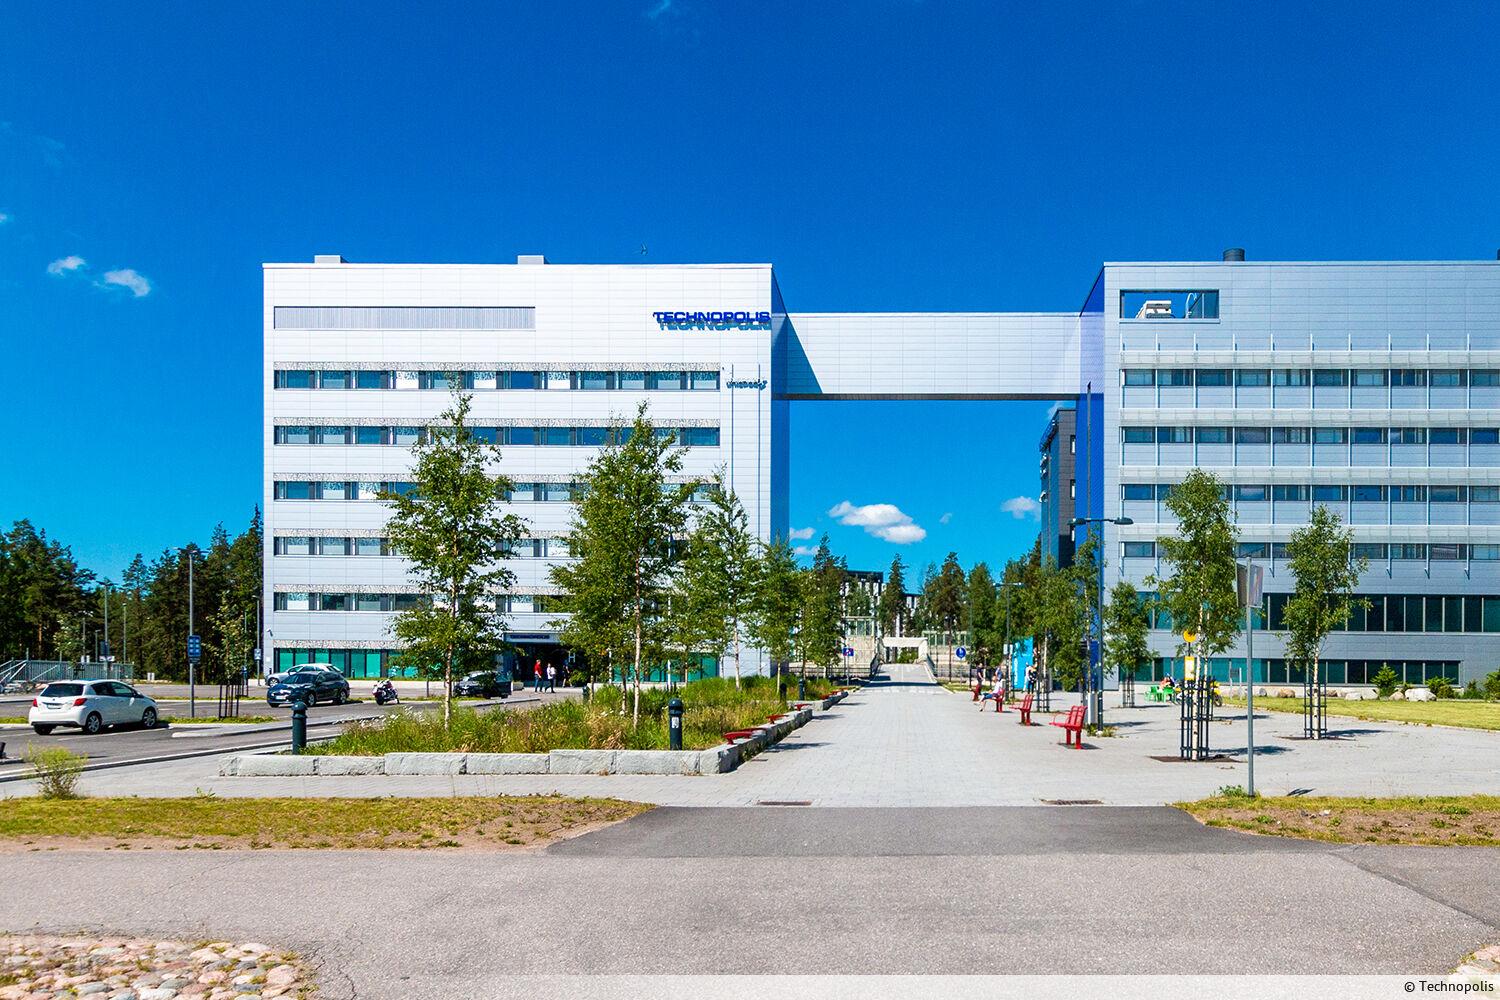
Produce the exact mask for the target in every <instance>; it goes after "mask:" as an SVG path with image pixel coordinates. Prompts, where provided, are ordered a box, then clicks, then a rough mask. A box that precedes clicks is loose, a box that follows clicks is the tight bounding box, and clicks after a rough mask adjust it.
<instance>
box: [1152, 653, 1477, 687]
mask: <svg viewBox="0 0 1500 1000" xmlns="http://www.w3.org/2000/svg"><path fill="white" fill-rule="evenodd" d="M1206 662H1207V668H1208V673H1209V676H1211V677H1212V678H1213V679H1214V680H1216V681H1219V682H1221V683H1227V682H1229V681H1231V680H1232V681H1233V682H1234V683H1236V684H1240V683H1243V682H1244V676H1245V660H1244V658H1243V657H1236V658H1232V659H1218V658H1215V659H1210V660H1208V661H1206ZM1386 667H1390V668H1391V670H1393V671H1394V672H1395V674H1396V679H1397V681H1398V682H1400V681H1404V682H1405V683H1407V684H1410V685H1412V686H1414V687H1420V686H1421V685H1423V684H1425V683H1427V682H1428V681H1430V680H1433V679H1434V678H1438V677H1442V678H1444V679H1446V680H1448V681H1449V682H1451V683H1453V684H1457V683H1458V661H1457V660H1319V661H1318V674H1319V676H1321V677H1324V678H1326V679H1327V681H1328V683H1329V684H1372V683H1374V681H1375V675H1376V674H1378V673H1380V671H1381V670H1383V669H1384V668H1386ZM1168 673H1170V674H1171V675H1172V676H1173V677H1174V678H1176V679H1177V680H1179V681H1180V680H1181V679H1182V661H1181V660H1178V659H1167V658H1157V659H1155V660H1152V661H1151V662H1150V663H1149V664H1142V665H1141V667H1140V669H1138V670H1137V671H1136V672H1135V679H1136V680H1137V681H1138V682H1144V683H1155V682H1156V681H1159V680H1162V679H1163V678H1165V677H1166V675H1167V674H1168ZM1306 675H1307V670H1306V664H1302V663H1296V662H1292V663H1289V662H1287V661H1286V660H1282V659H1267V660H1262V659H1256V661H1255V676H1254V680H1253V681H1252V683H1255V684H1303V683H1305V682H1306V680H1307V676H1306Z"/></svg>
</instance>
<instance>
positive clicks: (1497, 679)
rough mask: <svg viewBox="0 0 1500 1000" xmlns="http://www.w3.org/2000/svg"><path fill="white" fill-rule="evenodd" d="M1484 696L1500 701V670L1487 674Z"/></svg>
mask: <svg viewBox="0 0 1500 1000" xmlns="http://www.w3.org/2000/svg"><path fill="white" fill-rule="evenodd" d="M1484 696H1485V697H1486V698H1489V699H1491V700H1492V701H1500V670H1496V671H1495V672H1494V673H1491V674H1488V675H1486V676H1485V678H1484Z"/></svg>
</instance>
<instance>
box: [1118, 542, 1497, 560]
mask: <svg viewBox="0 0 1500 1000" xmlns="http://www.w3.org/2000/svg"><path fill="white" fill-rule="evenodd" d="M1120 545H1121V550H1120V551H1121V554H1122V555H1123V556H1124V557H1125V558H1126V559H1155V558H1156V543H1155V542H1121V543H1120ZM1349 552H1350V555H1351V556H1353V557H1354V558H1355V559H1368V560H1370V561H1371V562H1387V561H1392V560H1394V561H1414V562H1427V561H1432V562H1468V561H1470V560H1473V561H1475V562H1500V545H1488V544H1468V543H1461V542H1452V543H1450V542H1432V543H1430V544H1429V543H1426V542H1355V543H1354V544H1353V545H1351V546H1350V549H1349ZM1239 555H1240V558H1242V559H1243V558H1250V559H1286V558H1287V543H1286V542H1240V543H1239Z"/></svg>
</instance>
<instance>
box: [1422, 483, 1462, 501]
mask: <svg viewBox="0 0 1500 1000" xmlns="http://www.w3.org/2000/svg"><path fill="white" fill-rule="evenodd" d="M1466 493H1468V490H1467V489H1466V488H1465V487H1463V486H1432V487H1429V488H1428V496H1430V497H1431V498H1432V502H1433V503H1463V502H1464V501H1465V500H1467V499H1468V497H1467V496H1466V495H1465V494H1466Z"/></svg>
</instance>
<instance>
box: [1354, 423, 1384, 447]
mask: <svg viewBox="0 0 1500 1000" xmlns="http://www.w3.org/2000/svg"><path fill="white" fill-rule="evenodd" d="M1354 443H1355V444H1385V428H1384V427H1356V428H1354Z"/></svg>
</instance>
